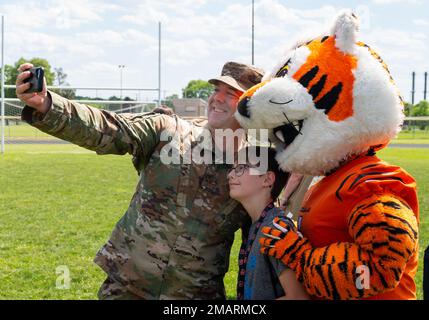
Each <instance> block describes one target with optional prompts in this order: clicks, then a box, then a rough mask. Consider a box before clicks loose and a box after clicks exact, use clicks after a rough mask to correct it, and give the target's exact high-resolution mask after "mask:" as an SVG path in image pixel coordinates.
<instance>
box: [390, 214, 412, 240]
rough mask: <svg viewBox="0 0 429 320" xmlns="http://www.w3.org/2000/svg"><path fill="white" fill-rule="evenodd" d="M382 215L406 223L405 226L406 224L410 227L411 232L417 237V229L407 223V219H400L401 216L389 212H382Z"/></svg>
mask: <svg viewBox="0 0 429 320" xmlns="http://www.w3.org/2000/svg"><path fill="white" fill-rule="evenodd" d="M384 215H385V216H386V217H388V218H390V219H395V220H399V221H401V222H402V223H403V224H405V225H407V226H408V228H410V229H411V231H412V232H413V234H414V237H416V238H417V231H416V230H414V228H413V227H412V226H411V225H410V224H409V222H408V221H407V220H405V219H402V218H399V217H397V216H394V215H392V214H389V213H384Z"/></svg>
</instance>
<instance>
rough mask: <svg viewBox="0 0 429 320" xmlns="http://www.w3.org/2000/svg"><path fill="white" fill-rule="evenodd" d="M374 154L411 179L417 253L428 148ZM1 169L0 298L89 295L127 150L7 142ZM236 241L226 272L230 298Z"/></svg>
mask: <svg viewBox="0 0 429 320" xmlns="http://www.w3.org/2000/svg"><path fill="white" fill-rule="evenodd" d="M423 140H425V139H423ZM426 141H427V140H426ZM380 155H381V156H382V158H383V159H384V160H386V161H389V162H392V163H395V164H398V165H401V166H403V167H404V168H405V169H406V170H408V171H409V172H410V173H411V174H413V175H414V177H415V178H416V179H417V181H418V184H419V198H420V207H421V210H420V212H421V225H420V244H421V247H420V253H421V257H422V253H423V251H424V247H426V246H427V245H429V223H428V218H429V213H428V210H429V196H428V194H429V172H428V164H429V149H399V148H398V149H396V148H389V149H387V150H384V151H382V152H381V153H380ZM0 172H1V174H0V221H1V228H0V299H95V298H96V292H97V290H98V287H99V285H100V284H101V282H102V281H103V280H104V277H105V275H104V274H103V272H102V271H101V270H100V269H98V267H97V266H96V265H95V264H93V263H92V259H93V257H94V255H95V253H96V251H97V250H98V248H99V247H100V246H101V245H102V244H103V243H104V242H105V241H106V240H107V238H108V237H109V235H110V232H111V230H112V229H113V226H114V225H115V223H116V221H118V220H119V218H120V217H121V216H122V215H123V213H124V212H125V210H126V209H127V206H128V204H129V201H130V199H131V196H132V194H133V192H134V188H135V185H136V183H137V174H136V172H135V171H134V168H133V166H132V164H131V158H130V156H111V155H107V156H97V155H95V153H93V152H90V151H87V150H85V149H82V148H79V147H77V146H73V145H6V153H5V154H4V155H2V156H1V155H0ZM238 238H239V237H238ZM238 245H239V243H238V241H236V242H235V244H234V248H233V251H232V255H231V264H230V272H229V273H228V275H227V277H226V279H225V284H226V288H227V294H228V297H230V298H233V297H234V296H235V279H236V274H237V264H236V255H237V252H238ZM61 266H66V267H67V268H68V269H69V270H70V277H71V283H70V288H69V289H59V288H56V281H57V278H58V277H59V274H56V271H57V268H58V267H60V268H62V267H61ZM421 266H422V264H420V269H419V273H418V275H417V285H418V288H419V298H422V292H421V284H422V269H421Z"/></svg>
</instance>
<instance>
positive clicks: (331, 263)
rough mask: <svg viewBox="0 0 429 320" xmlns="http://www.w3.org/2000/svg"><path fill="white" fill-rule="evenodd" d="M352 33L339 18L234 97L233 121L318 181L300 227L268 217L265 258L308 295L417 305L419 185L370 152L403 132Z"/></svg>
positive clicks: (373, 64) (392, 92)
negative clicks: (259, 133) (264, 136)
mask: <svg viewBox="0 0 429 320" xmlns="http://www.w3.org/2000/svg"><path fill="white" fill-rule="evenodd" d="M357 29H358V23H357V18H356V16H355V15H354V14H353V13H350V12H344V13H342V14H340V15H339V16H338V18H337V19H336V21H335V24H334V27H333V29H332V30H331V32H330V33H329V34H325V35H322V36H320V37H318V38H315V39H313V40H311V41H307V42H302V43H299V44H298V45H296V46H295V47H294V48H292V50H290V51H289V52H287V53H286V55H285V56H284V58H283V59H282V60H281V62H280V63H279V64H278V65H277V66H276V67H275V69H274V70H273V71H272V72H271V73H268V74H266V75H265V77H264V78H263V81H262V82H261V83H260V84H258V85H256V86H254V87H253V88H250V89H249V90H248V91H247V92H245V93H244V94H243V96H242V97H241V98H240V101H239V104H238V107H237V112H236V114H235V116H236V118H237V120H238V121H239V122H240V124H241V125H242V126H243V127H244V128H255V129H258V128H265V129H269V138H270V140H271V141H272V142H274V143H275V145H276V147H277V160H278V162H279V164H280V166H281V168H282V169H283V170H285V171H289V172H297V173H301V174H308V175H313V176H319V175H322V176H324V177H323V179H321V180H320V181H319V182H317V183H316V184H314V185H313V186H312V187H311V188H310V189H309V191H308V192H307V194H306V196H305V198H304V202H303V205H302V209H301V210H300V213H299V218H298V230H294V229H291V228H290V227H289V226H288V225H287V224H285V223H284V222H283V221H281V220H279V219H276V220H274V226H275V228H269V227H265V228H264V229H263V232H264V234H265V237H264V238H261V239H260V242H261V245H262V249H261V251H262V253H264V254H268V255H270V256H274V257H275V258H276V259H279V260H281V261H282V262H283V263H284V264H285V265H287V266H288V267H289V268H291V269H292V270H294V271H295V273H296V276H297V278H298V280H299V281H300V282H301V283H302V284H303V285H304V286H305V288H306V290H307V291H308V293H309V294H310V295H311V296H312V297H314V298H319V299H415V298H416V286H415V283H414V276H415V274H416V271H417V260H418V223H419V209H418V200H417V192H416V182H415V180H414V178H413V177H412V176H411V175H410V174H408V173H407V172H406V171H405V170H403V169H402V168H400V167H398V166H395V165H391V164H388V163H386V162H384V161H382V160H380V159H379V158H378V157H377V156H376V154H375V153H376V151H377V150H379V149H381V148H383V147H384V146H386V145H387V144H388V143H389V141H390V140H391V139H392V138H393V137H394V136H395V135H396V134H397V133H398V132H399V130H400V127H401V124H402V121H403V103H402V99H401V97H400V95H399V93H398V91H397V89H396V86H395V85H394V83H393V80H392V78H391V76H390V73H389V71H388V69H387V66H386V64H385V63H384V62H383V60H382V59H381V58H380V57H379V56H378V55H377V53H375V52H374V51H373V50H372V49H371V48H370V47H369V46H367V45H366V44H364V43H362V42H357V40H356V34H357ZM365 279H366V280H365Z"/></svg>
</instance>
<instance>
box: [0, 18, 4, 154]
mask: <svg viewBox="0 0 429 320" xmlns="http://www.w3.org/2000/svg"><path fill="white" fill-rule="evenodd" d="M1 153H2V154H4V15H2V16H1Z"/></svg>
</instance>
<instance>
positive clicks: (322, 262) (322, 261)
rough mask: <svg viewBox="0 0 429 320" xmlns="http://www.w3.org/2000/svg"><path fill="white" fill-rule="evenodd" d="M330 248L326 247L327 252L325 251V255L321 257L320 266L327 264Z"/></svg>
mask: <svg viewBox="0 0 429 320" xmlns="http://www.w3.org/2000/svg"><path fill="white" fill-rule="evenodd" d="M328 250H329V247H325V250H323V255H322V256H321V260H320V264H322V265H323V264H325V263H326V255H327V254H328Z"/></svg>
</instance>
